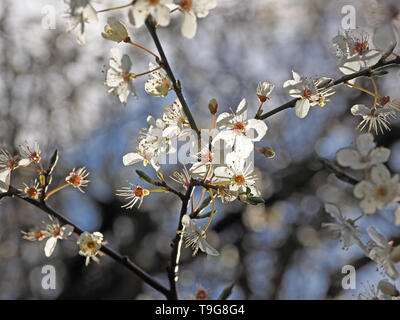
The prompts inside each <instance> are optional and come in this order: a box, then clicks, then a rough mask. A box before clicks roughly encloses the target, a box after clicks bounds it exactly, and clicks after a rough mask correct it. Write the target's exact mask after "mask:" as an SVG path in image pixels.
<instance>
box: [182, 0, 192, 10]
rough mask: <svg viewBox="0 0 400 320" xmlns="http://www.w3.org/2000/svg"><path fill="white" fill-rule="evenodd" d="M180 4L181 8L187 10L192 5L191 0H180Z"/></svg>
mask: <svg viewBox="0 0 400 320" xmlns="http://www.w3.org/2000/svg"><path fill="white" fill-rule="evenodd" d="M180 5H181V8H182V9H183V10H185V11H189V10H190V8H191V7H192V0H182V1H181V4H180Z"/></svg>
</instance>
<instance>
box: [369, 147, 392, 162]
mask: <svg viewBox="0 0 400 320" xmlns="http://www.w3.org/2000/svg"><path fill="white" fill-rule="evenodd" d="M389 157H390V150H389V149H386V148H383V147H381V148H376V149H375V150H373V151H372V152H371V154H370V158H371V161H370V163H371V165H374V164H378V163H384V162H386V161H388V160H389Z"/></svg>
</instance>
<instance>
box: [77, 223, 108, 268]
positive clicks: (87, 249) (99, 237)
mask: <svg viewBox="0 0 400 320" xmlns="http://www.w3.org/2000/svg"><path fill="white" fill-rule="evenodd" d="M76 243H77V244H78V245H79V247H80V250H79V254H80V255H81V256H84V257H86V261H85V265H86V266H88V265H89V263H90V259H92V260H93V261H95V262H96V263H99V262H100V260H99V258H97V255H99V256H101V255H102V252H101V251H100V248H101V246H102V245H103V234H102V233H100V232H93V233H90V232H87V231H85V232H83V233H81V235H80V236H79V238H78V241H77V242H76Z"/></svg>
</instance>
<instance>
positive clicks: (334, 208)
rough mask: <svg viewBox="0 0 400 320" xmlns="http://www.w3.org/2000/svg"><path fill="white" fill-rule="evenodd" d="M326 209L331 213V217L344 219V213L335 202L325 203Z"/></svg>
mask: <svg viewBox="0 0 400 320" xmlns="http://www.w3.org/2000/svg"><path fill="white" fill-rule="evenodd" d="M325 211H326V212H328V213H329V214H330V215H331V217H332V218H334V219H335V220H337V221H340V222H342V221H343V216H342V213H341V212H340V210H339V208H338V207H337V206H335V205H334V204H332V203H325Z"/></svg>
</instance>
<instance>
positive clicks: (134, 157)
mask: <svg viewBox="0 0 400 320" xmlns="http://www.w3.org/2000/svg"><path fill="white" fill-rule="evenodd" d="M139 161H143V156H142V155H140V154H139V153H135V152H130V153H127V154H126V155H124V156H123V157H122V162H123V164H124V166H130V165H132V164H134V163H137V162H139Z"/></svg>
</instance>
